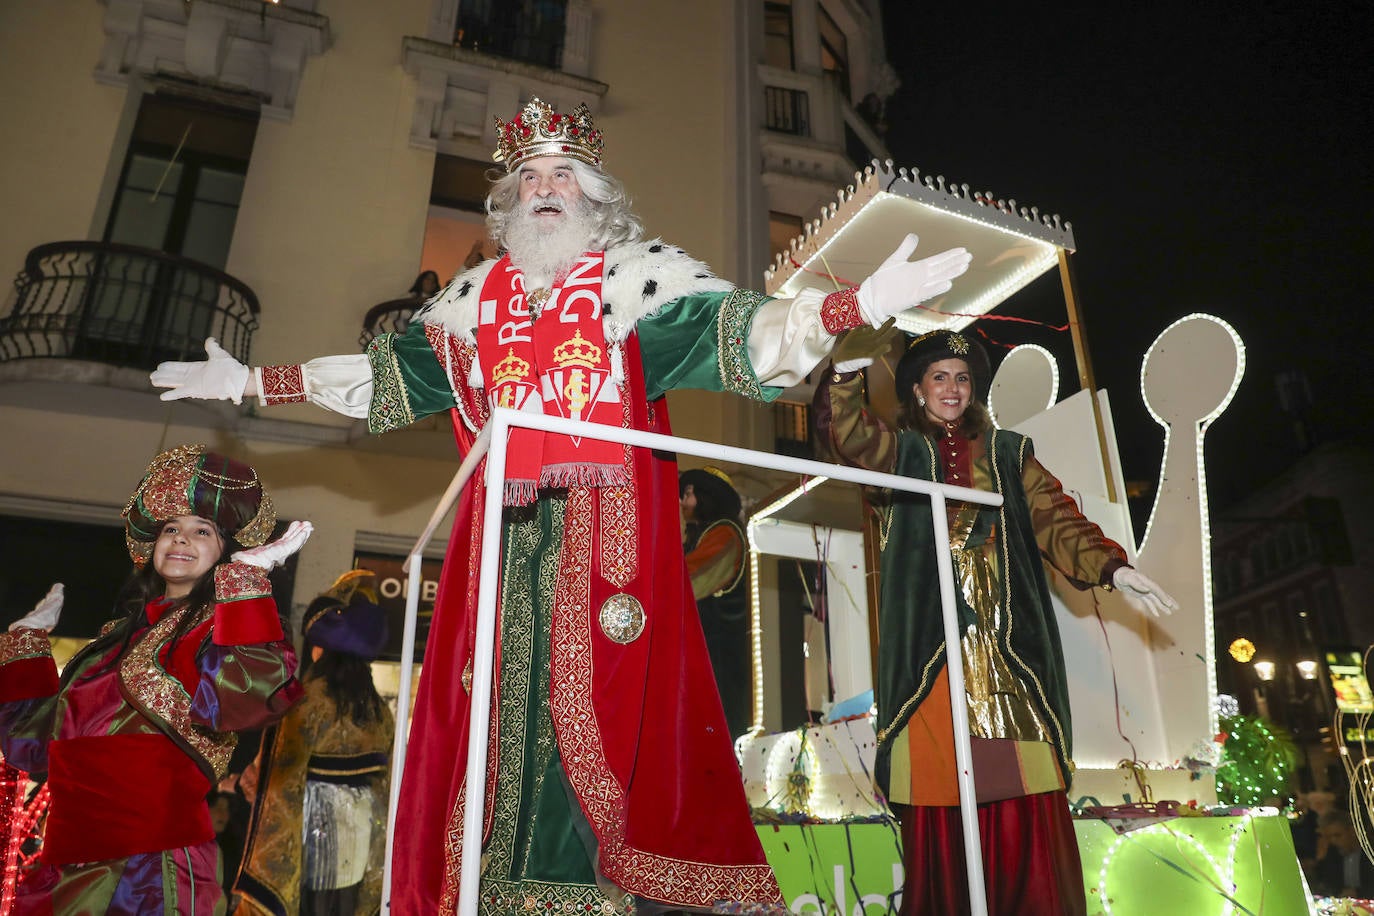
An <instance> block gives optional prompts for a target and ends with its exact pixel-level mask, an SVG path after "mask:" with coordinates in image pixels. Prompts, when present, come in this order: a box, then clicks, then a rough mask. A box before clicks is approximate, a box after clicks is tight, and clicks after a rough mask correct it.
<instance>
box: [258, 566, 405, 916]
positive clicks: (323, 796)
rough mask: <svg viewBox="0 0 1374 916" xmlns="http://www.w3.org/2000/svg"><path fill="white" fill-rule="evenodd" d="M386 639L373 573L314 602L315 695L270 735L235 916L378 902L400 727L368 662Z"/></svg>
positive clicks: (359, 910) (308, 665) (331, 912)
mask: <svg viewBox="0 0 1374 916" xmlns="http://www.w3.org/2000/svg"><path fill="white" fill-rule="evenodd" d="M386 636H387V625H386V612H385V611H384V610H383V609H382V608H381V607H380V606H379V605H378V604H377V591H376V574H375V573H373V572H371V571H369V570H362V569H355V570H352V571H350V572H347V573H345V574H344V575H342V576H340V577H339V578H338V579H337V580H336V581H335V582H334V584H333V585H332V586H330V587H329V589H328V590H327V591H325V593H324V594H322V595H320V596H319V597H318V598H316V599H315V600H314V601H312V602H310V606H309V607H307V608H306V610H305V616H304V617H303V618H302V620H301V637H302V639H303V641H304V650H303V652H302V660H301V671H300V681H301V686H302V687H303V688H304V690H305V698H304V699H302V700H301V702H300V703H298V704H296V706H294V707H292V709H291V711H290V712H289V713H287V714H286V717H285V718H284V719H282V721H281V723H280V724H278V725H276V726H274V727H273V728H272V729H271V730H269V731H268V732H267V733H265V734H264V736H263V752H262V754H261V756H260V757H259V759H258V761H257V762H256V764H255V766H256V767H257V780H256V785H257V790H256V797H255V798H254V799H253V817H252V829H251V832H250V834H249V838H248V846H247V849H246V851H245V862H244V865H243V870H242V873H241V874H240V875H239V879H238V883H237V885H236V887H235V890H236V891H238V893H239V895H240V898H241V899H240V902H239V909H238V910H237V911H236V912H243V913H249V914H255V913H265V914H268V916H272V914H278V913H300V914H301V916H353V914H357V916H372V914H373V913H376V912H378V910H379V909H380V907H381V900H382V893H381V891H382V865H383V859H384V856H385V852H386V816H387V811H386V806H387V797H388V786H389V785H390V779H389V778H388V776H389V775H390V772H391V740H392V737H393V735H394V733H395V730H396V723H395V721H394V719H393V718H392V715H391V710H390V709H389V708H388V707H387V706H386V703H385V702H384V701H383V700H382V698H381V696H380V695H378V693H377V688H376V686H375V685H374V684H373V682H372V671H371V667H370V666H371V662H372V660H373V659H375V658H376V657H377V655H378V653H380V652H381V651H382V647H383V646H385V645H386Z"/></svg>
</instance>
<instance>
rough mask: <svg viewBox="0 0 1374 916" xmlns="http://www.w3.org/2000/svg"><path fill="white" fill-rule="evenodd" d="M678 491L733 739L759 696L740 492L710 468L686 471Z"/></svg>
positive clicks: (691, 571)
mask: <svg viewBox="0 0 1374 916" xmlns="http://www.w3.org/2000/svg"><path fill="white" fill-rule="evenodd" d="M677 487H678V500H679V505H680V506H681V510H682V521H683V538H682V550H683V552H684V553H685V554H686V555H687V573H688V575H689V576H690V577H691V580H692V594H693V595H694V596H695V597H696V600H697V612H698V613H699V614H700V615H701V628H702V630H703V631H704V632H705V634H706V649H707V651H708V652H709V653H710V656H711V670H712V671H714V672H715V675H716V687H717V688H719V690H720V701H721V704H722V705H723V706H724V707H725V719H726V721H727V722H728V723H729V724H730V737H732V738H738V737H739V736H740V735H742V734H744V733H745V732H746V731H748V730H749V726H750V725H751V724H752V721H751V712H752V709H751V702H750V701H751V700H752V698H753V694H752V689H753V684H752V682H751V681H750V678H749V670H750V660H751V655H750V653H751V651H752V648H751V644H750V641H749V608H748V595H749V589H748V586H747V585H746V584H745V579H746V578H747V577H746V576H745V573H746V572H747V571H748V568H749V553H748V549H747V548H746V546H745V542H744V529H743V528H741V527H740V517H739V514H740V498H739V493H738V492H736V490H735V487H734V484H733V483H731V481H730V477H729V475H727V474H726V473H725V472H724V471H722V470H721V469H720V468H716V467H711V466H709V465H708V466H707V467H704V468H692V469H690V470H687V471H683V472H682V474H681V475H679V477H678V484H677Z"/></svg>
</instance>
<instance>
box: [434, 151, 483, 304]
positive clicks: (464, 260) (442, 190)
mask: <svg viewBox="0 0 1374 916" xmlns="http://www.w3.org/2000/svg"><path fill="white" fill-rule="evenodd" d="M491 169H492V164H491V163H490V162H479V161H477V160H475V159H463V158H460V157H458V156H446V155H442V154H441V155H438V156H436V157H434V180H433V182H432V184H431V185H430V190H429V218H428V219H427V220H426V221H425V242H424V249H423V250H422V251H421V253H420V267H421V269H422V270H433V271H436V272H438V274H439V277H440V280H441V281H442V282H445V283H446V282H448V280H449V278H450V277H452V276H453V275H454V274H456V273H458V272H459V271H460V270H463V269H464V268H466V267H472V266H474V265H475V264H478V263H480V262H481V261H482V260H484V259H486V258H492V257H495V256H496V248H495V247H494V246H493V245H492V244H491V242H490V241H489V240H488V239H487V226H486V209H485V201H486V198H487V191H488V190H489V189H490V186H491V185H490V182H489V181H488V180H487V173H488V172H490V171H491Z"/></svg>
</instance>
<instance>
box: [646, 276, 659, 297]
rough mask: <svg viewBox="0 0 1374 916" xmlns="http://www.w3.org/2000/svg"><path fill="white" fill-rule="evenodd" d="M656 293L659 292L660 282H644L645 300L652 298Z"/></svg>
mask: <svg viewBox="0 0 1374 916" xmlns="http://www.w3.org/2000/svg"><path fill="white" fill-rule="evenodd" d="M656 292H658V281H657V280H645V281H644V298H645V299H648V298H649V297H650V296H652V295H653V294H654V293H656Z"/></svg>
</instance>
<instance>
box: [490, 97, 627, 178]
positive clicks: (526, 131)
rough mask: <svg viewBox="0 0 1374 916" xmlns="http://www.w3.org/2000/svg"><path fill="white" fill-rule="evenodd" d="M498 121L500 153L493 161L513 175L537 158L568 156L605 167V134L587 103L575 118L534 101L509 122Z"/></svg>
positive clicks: (574, 113)
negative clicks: (603, 150) (526, 163)
mask: <svg viewBox="0 0 1374 916" xmlns="http://www.w3.org/2000/svg"><path fill="white" fill-rule="evenodd" d="M493 120H495V121H496V152H494V153H492V154H491V158H492V159H494V160H495V161H497V162H504V163H505V164H506V171H507V172H513V171H515V170H516V169H517V168H519V167H520V165H521V163H523V162H525V160H527V159H533V158H534V157H535V156H567V157H568V158H569V159H577V160H579V161H581V162H585V163H587V164H588V165H595V166H600V165H601V131H599V130H597V129H596V125H595V124H593V123H592V113H591V110H590V109H589V108H587V104H586V103H585V102H583V103H580V104H579V105H578V106H577V107H576V108H574V109H573V111H572V114H559V113H558V112H556V111H554V110H553V106H552V105H550V104H549V103H548V102H545V101H544V100H543V99H540V98H532V99H530V101H529V103H528V104H527V105H525V107H524V108H522V109H520V112H519V114H517V115H516V116H515V117H513V118H511V119H510V120H509V121H502V120H501V119H500V118H494V119H493Z"/></svg>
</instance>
